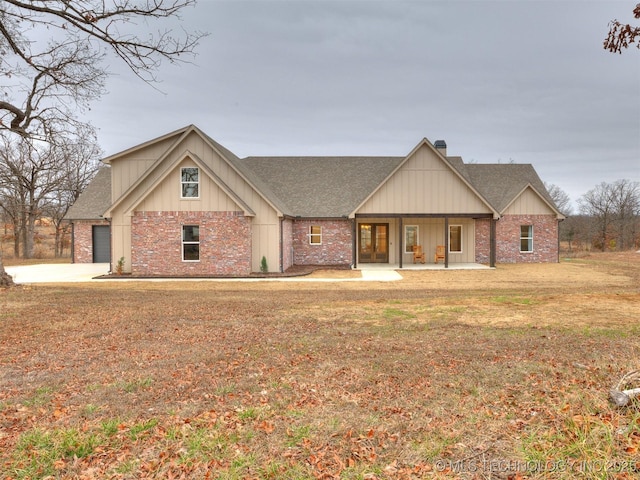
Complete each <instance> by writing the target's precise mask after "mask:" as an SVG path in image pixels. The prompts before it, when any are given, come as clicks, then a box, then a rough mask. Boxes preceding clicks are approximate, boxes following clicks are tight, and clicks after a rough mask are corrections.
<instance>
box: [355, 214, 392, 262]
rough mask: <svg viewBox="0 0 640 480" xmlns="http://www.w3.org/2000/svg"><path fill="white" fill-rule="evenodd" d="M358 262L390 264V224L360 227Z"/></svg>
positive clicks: (364, 224)
mask: <svg viewBox="0 0 640 480" xmlns="http://www.w3.org/2000/svg"><path fill="white" fill-rule="evenodd" d="M358 240H359V242H358V262H359V263H389V224H388V223H361V224H359V225H358Z"/></svg>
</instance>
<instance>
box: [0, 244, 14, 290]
mask: <svg viewBox="0 0 640 480" xmlns="http://www.w3.org/2000/svg"><path fill="white" fill-rule="evenodd" d="M13 285H14V283H13V278H11V275H9V274H8V273H7V272H5V271H4V263H2V252H1V251H0V287H13Z"/></svg>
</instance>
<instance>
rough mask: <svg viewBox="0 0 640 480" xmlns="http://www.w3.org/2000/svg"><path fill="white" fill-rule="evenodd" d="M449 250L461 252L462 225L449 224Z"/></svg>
mask: <svg viewBox="0 0 640 480" xmlns="http://www.w3.org/2000/svg"><path fill="white" fill-rule="evenodd" d="M449 252H451V253H461V252H462V225H449Z"/></svg>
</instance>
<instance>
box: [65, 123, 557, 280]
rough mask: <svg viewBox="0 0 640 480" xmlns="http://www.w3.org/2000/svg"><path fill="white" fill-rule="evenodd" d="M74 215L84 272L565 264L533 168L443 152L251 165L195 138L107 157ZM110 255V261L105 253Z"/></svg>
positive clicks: (191, 134) (552, 213)
mask: <svg viewBox="0 0 640 480" xmlns="http://www.w3.org/2000/svg"><path fill="white" fill-rule="evenodd" d="M103 162H104V163H105V164H106V166H105V167H103V168H102V169H101V171H100V172H99V173H98V175H97V176H96V177H95V179H94V180H93V181H92V182H91V184H90V185H89V186H88V187H87V189H86V191H85V192H83V194H82V195H81V196H80V197H79V198H78V200H77V202H76V203H75V204H74V205H73V207H72V208H71V209H70V210H69V213H68V214H67V219H68V220H70V221H71V222H72V224H73V248H72V250H73V262H98V261H105V260H107V261H110V262H111V264H112V267H114V263H115V262H118V260H120V259H122V262H123V264H124V271H125V272H128V273H132V274H133V275H140V276H244V275H248V274H250V273H251V272H257V271H259V270H260V266H261V263H262V262H263V258H264V261H266V263H267V266H268V269H269V271H271V272H283V271H286V270H287V269H288V268H290V267H292V266H294V265H327V266H329V265H331V266H335V265H342V266H352V267H357V266H359V265H362V264H367V263H382V264H389V265H392V266H393V267H394V268H403V266H406V265H407V264H410V263H411V264H412V263H413V246H414V245H420V246H422V249H423V251H424V252H425V254H426V255H425V256H426V260H427V261H429V262H432V261H433V260H434V253H435V250H436V247H437V246H438V245H441V246H444V252H445V254H444V259H443V260H440V261H441V262H443V263H444V266H445V267H448V266H449V265H450V264H455V263H470V262H471V263H485V264H490V265H491V266H494V265H495V264H496V263H513V262H557V261H558V222H559V221H561V220H562V219H563V218H564V217H563V215H562V214H561V213H560V212H559V211H558V209H557V208H556V206H555V205H554V202H553V200H552V199H551V197H550V196H549V194H548V192H547V190H546V189H545V187H544V184H543V183H542V181H541V180H540V178H539V177H538V175H537V173H536V172H535V170H534V169H533V167H532V166H531V165H515V164H491V165H487V164H484V165H483V164H465V163H464V162H463V161H462V159H461V158H460V157H455V156H447V151H446V144H445V143H444V141H436V142H435V144H433V143H431V142H430V141H428V140H427V139H423V140H422V141H420V142H419V143H418V144H417V145H416V146H415V148H413V150H411V152H409V154H408V155H406V156H399V157H247V158H243V159H240V158H238V157H237V156H236V155H235V154H233V153H232V152H230V151H229V150H227V149H226V148H224V147H223V146H222V145H220V144H219V143H217V142H216V141H214V140H213V139H212V138H210V137H209V136H208V135H206V134H205V133H204V132H202V131H201V130H200V129H198V128H197V127H195V126H193V125H190V126H187V127H185V128H182V129H180V130H176V131H174V132H171V133H169V134H167V135H164V136H162V137H159V138H156V139H153V140H150V141H148V142H146V143H143V144H141V145H138V146H135V147H133V148H130V149H128V150H125V151H123V152H120V153H118V154H116V155H112V156H110V157H108V158H105V159H104V160H103ZM107 246H108V249H107Z"/></svg>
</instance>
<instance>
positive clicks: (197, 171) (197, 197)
mask: <svg viewBox="0 0 640 480" xmlns="http://www.w3.org/2000/svg"><path fill="white" fill-rule="evenodd" d="M187 168H195V169H196V174H197V176H198V179H197V180H196V181H195V182H185V181H184V180H182V172H183V171H184V170H186V169H187ZM194 183H195V185H196V190H197V191H198V194H197V195H196V196H194V197H185V196H184V189H183V185H191V184H194ZM180 199H181V200H198V199H200V167H180Z"/></svg>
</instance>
